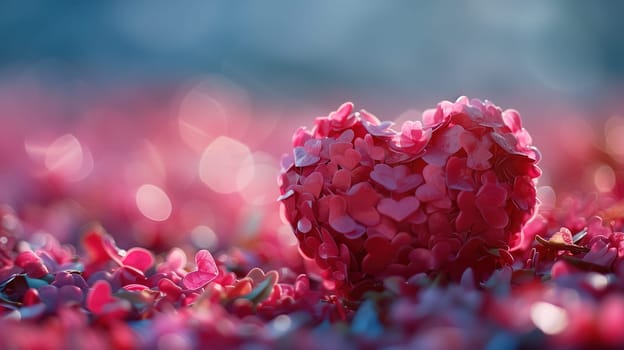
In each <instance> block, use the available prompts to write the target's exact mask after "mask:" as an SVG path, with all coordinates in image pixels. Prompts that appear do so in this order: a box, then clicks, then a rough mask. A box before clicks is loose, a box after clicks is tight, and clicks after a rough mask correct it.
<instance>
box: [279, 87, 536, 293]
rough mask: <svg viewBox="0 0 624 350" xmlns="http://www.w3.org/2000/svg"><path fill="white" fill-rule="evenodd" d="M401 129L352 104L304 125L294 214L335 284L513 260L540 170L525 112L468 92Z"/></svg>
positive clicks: (287, 193)
mask: <svg viewBox="0 0 624 350" xmlns="http://www.w3.org/2000/svg"><path fill="white" fill-rule="evenodd" d="M392 126H393V123H391V122H381V121H379V120H378V119H377V118H376V117H375V116H373V115H372V114H370V113H368V112H366V111H364V110H362V111H359V112H354V110H353V104H351V103H345V104H343V105H342V106H341V107H340V108H338V110H337V111H335V112H332V113H330V114H329V116H327V117H320V118H316V120H315V126H314V128H313V129H312V130H307V129H306V128H300V129H299V130H297V131H296V132H295V135H294V136H293V146H294V150H293V153H292V155H287V156H285V158H284V159H283V161H282V164H283V169H282V173H281V176H280V191H281V196H280V197H279V199H280V201H281V202H282V204H283V205H282V209H283V215H284V218H285V219H286V220H287V221H288V222H289V223H290V225H291V226H292V228H293V230H294V232H295V235H296V236H297V239H298V241H299V247H300V251H301V252H302V254H303V255H304V256H305V257H306V258H309V259H313V260H315V261H316V264H317V265H318V267H319V268H320V270H321V271H322V272H323V277H324V284H325V286H326V287H327V288H329V289H333V290H335V291H336V293H339V294H343V295H346V296H351V297H356V296H355V294H357V293H361V292H362V291H365V290H368V289H370V288H375V287H376V286H379V285H381V283H382V281H383V279H384V278H385V277H389V276H397V275H399V276H404V277H406V278H407V277H410V276H412V275H414V274H417V273H423V272H424V273H430V274H436V275H440V274H441V275H443V276H444V277H445V278H447V279H454V280H459V279H460V278H461V275H462V273H463V272H464V271H465V270H466V269H467V268H472V269H473V274H474V276H476V277H477V278H485V277H487V275H488V274H489V273H491V272H492V271H493V270H494V269H495V268H497V267H499V266H500V265H504V264H508V263H509V256H510V255H509V254H501V253H500V252H501V251H503V252H506V251H508V250H509V249H510V248H512V247H514V246H516V245H518V244H520V241H521V239H522V234H521V232H522V226H523V225H524V223H526V221H527V220H528V219H529V218H531V216H532V215H533V212H534V209H535V205H536V202H537V199H536V191H535V182H536V179H537V177H538V176H539V175H540V170H539V168H538V167H537V165H536V164H537V162H538V160H539V153H538V151H537V149H536V148H534V147H533V146H532V145H531V137H530V136H529V134H528V133H527V132H526V130H525V129H524V128H523V127H522V123H521V119H520V115H519V114H518V112H516V111H514V110H506V111H502V110H501V109H500V108H499V107H497V106H495V105H494V104H492V103H490V102H488V101H485V102H482V101H480V100H476V99H473V100H469V99H468V98H466V97H460V98H459V99H458V100H457V101H456V102H454V103H453V102H449V101H444V102H441V103H439V104H438V106H437V107H436V108H435V109H431V110H427V111H425V112H424V113H423V117H422V121H407V122H405V123H404V124H403V125H402V126H401V130H400V131H395V130H394V129H392Z"/></svg>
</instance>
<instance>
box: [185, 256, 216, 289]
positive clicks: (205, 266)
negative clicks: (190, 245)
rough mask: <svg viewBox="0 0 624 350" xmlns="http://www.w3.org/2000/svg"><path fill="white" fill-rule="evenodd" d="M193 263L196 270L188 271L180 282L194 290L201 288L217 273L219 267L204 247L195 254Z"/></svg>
mask: <svg viewBox="0 0 624 350" xmlns="http://www.w3.org/2000/svg"><path fill="white" fill-rule="evenodd" d="M195 264H196V265H197V270H196V271H193V272H190V273H188V274H187V275H186V276H184V278H183V279H182V283H183V284H184V286H185V287H186V288H187V289H191V290H194V289H199V288H202V287H203V286H205V285H206V284H208V283H210V282H211V281H212V280H214V279H215V278H216V277H217V276H218V275H219V268H218V267H217V264H216V263H215V260H214V258H213V257H212V254H210V252H209V251H207V250H205V249H202V250H200V251H198V252H197V253H196V254H195Z"/></svg>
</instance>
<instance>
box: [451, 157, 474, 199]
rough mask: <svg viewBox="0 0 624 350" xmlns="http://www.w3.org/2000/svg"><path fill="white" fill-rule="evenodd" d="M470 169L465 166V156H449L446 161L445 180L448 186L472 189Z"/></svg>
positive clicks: (472, 182) (458, 188)
mask: <svg viewBox="0 0 624 350" xmlns="http://www.w3.org/2000/svg"><path fill="white" fill-rule="evenodd" d="M472 173H473V171H472V169H470V168H468V166H467V159H466V158H458V157H451V158H449V160H448V162H447V163H446V174H447V175H448V177H447V179H446V181H447V183H448V187H449V188H451V189H454V190H460V191H472V190H473V189H474V186H475V184H474V180H473V178H472Z"/></svg>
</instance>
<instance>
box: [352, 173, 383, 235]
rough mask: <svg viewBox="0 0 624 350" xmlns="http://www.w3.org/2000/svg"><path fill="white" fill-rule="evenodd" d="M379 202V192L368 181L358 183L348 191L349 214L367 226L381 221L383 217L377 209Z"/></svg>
mask: <svg viewBox="0 0 624 350" xmlns="http://www.w3.org/2000/svg"><path fill="white" fill-rule="evenodd" d="M377 202H379V194H378V193H377V192H376V191H375V190H374V189H373V187H372V186H371V185H370V184H369V183H368V182H360V183H358V184H356V185H355V186H353V187H351V189H350V190H349V192H348V193H347V209H348V212H349V215H351V217H352V218H353V219H355V220H357V221H358V222H360V223H362V224H364V225H367V226H374V225H377V224H378V223H379V220H380V218H381V217H380V216H379V213H378V212H377V209H376V206H377Z"/></svg>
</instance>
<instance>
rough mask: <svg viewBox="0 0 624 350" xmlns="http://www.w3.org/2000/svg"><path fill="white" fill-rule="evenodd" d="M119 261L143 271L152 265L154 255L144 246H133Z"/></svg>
mask: <svg viewBox="0 0 624 350" xmlns="http://www.w3.org/2000/svg"><path fill="white" fill-rule="evenodd" d="M121 262H122V263H123V264H124V265H126V266H132V267H134V268H136V269H137V270H141V271H143V272H145V271H147V269H149V268H150V267H151V266H152V265H154V255H153V254H152V252H150V251H149V250H147V249H145V248H141V247H134V248H132V249H130V250H128V252H127V253H126V256H124V257H123V259H122V260H121Z"/></svg>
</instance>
